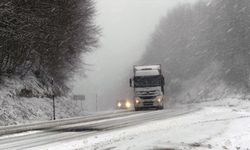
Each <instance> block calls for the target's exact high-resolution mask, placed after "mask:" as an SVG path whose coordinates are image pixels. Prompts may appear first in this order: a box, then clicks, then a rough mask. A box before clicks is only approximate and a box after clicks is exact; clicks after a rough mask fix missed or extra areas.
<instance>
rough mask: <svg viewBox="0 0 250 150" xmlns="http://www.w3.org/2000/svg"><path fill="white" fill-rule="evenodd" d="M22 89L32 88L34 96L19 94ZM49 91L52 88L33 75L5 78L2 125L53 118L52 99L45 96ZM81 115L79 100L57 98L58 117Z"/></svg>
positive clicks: (0, 103) (0, 93) (0, 100)
mask: <svg viewBox="0 0 250 150" xmlns="http://www.w3.org/2000/svg"><path fill="white" fill-rule="evenodd" d="M22 89H28V90H32V94H33V95H34V96H32V97H20V96H18V93H20V91H21V90H22ZM49 92H50V89H46V88H45V87H42V86H41V85H40V84H39V82H37V80H36V78H35V77H33V76H29V77H27V78H25V79H23V80H21V79H19V78H12V79H8V78H7V79H4V84H2V85H1V86H0V126H3V125H13V124H23V123H30V122H37V121H45V120H51V119H52V112H53V111H52V100H51V99H50V98H46V97H45V96H44V95H45V94H47V93H49ZM42 96H43V97H42ZM79 115H83V109H82V106H81V105H79V102H76V101H73V100H72V99H70V98H68V97H60V98H56V118H68V117H75V116H79Z"/></svg>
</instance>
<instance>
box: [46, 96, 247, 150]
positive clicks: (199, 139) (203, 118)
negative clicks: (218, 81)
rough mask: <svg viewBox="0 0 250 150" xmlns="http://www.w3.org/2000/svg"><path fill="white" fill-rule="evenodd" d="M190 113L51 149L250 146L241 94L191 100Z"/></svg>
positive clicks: (237, 147) (51, 146)
mask: <svg viewBox="0 0 250 150" xmlns="http://www.w3.org/2000/svg"><path fill="white" fill-rule="evenodd" d="M185 107H198V108H202V109H201V110H200V111H196V112H193V113H190V114H186V115H182V116H177V117H173V118H170V119H166V120H160V121H154V122H148V123H145V124H141V125H136V126H133V127H127V128H123V129H118V130H115V131H109V132H104V133H102V134H98V135H94V136H90V137H87V138H85V139H78V140H75V141H71V142H66V143H65V142H64V143H59V144H57V145H50V146H49V148H48V147H46V148H48V149H67V150H68V149H80V150H81V149H82V150H85V149H105V150H107V149H108V150H111V149H112V150H113V149H114V150H115V149H117V150H120V149H121V150H123V149H124V150H125V149H126V150H127V149H131V150H134V149H135V150H141V149H181V150H182V149H236V150H237V149H247V148H250V143H249V140H250V101H244V100H241V99H238V98H227V99H223V100H218V101H213V102H211V101H210V102H204V103H198V104H189V105H188V106H185Z"/></svg>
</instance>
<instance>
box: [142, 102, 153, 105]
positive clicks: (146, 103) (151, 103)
mask: <svg viewBox="0 0 250 150" xmlns="http://www.w3.org/2000/svg"><path fill="white" fill-rule="evenodd" d="M143 105H144V106H153V105H154V102H152V101H149V102H143Z"/></svg>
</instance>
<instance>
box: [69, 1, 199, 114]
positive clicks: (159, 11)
mask: <svg viewBox="0 0 250 150" xmlns="http://www.w3.org/2000/svg"><path fill="white" fill-rule="evenodd" d="M195 1H196V0H188V1H187V0H176V1H173V0H115V1H114V0H98V1H96V10H97V16H96V17H97V20H96V22H97V24H98V25H99V26H100V27H101V29H102V37H101V39H100V44H99V48H98V49H97V51H95V52H94V53H91V54H89V55H87V56H85V57H84V59H85V61H86V63H87V65H85V66H84V67H85V69H87V71H86V72H85V75H86V76H87V77H86V78H85V75H84V74H83V73H79V74H78V75H76V77H75V82H74V84H73V85H74V89H73V92H74V93H75V94H84V95H85V96H86V100H85V101H84V104H85V107H86V108H85V109H86V110H88V111H94V110H95V109H96V106H95V105H96V104H95V102H96V97H97V99H98V108H99V110H100V109H102V110H103V109H112V108H113V107H115V105H116V101H117V100H119V99H124V98H127V97H128V98H131V89H130V87H129V84H128V80H129V77H130V75H131V73H132V67H133V65H135V64H137V63H138V61H139V60H140V59H141V57H142V55H143V53H144V52H145V49H146V45H147V44H148V42H149V40H150V38H151V37H150V36H151V34H152V33H153V32H154V30H155V28H156V26H157V25H158V24H159V21H160V19H161V18H162V17H163V16H165V15H166V14H167V13H168V12H170V11H171V9H173V8H174V7H175V6H177V5H180V4H181V3H188V2H189V3H193V2H195Z"/></svg>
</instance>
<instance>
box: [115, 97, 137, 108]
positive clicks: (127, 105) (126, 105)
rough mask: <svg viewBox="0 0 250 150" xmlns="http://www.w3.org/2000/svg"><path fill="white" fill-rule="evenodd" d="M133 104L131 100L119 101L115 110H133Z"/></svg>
mask: <svg viewBox="0 0 250 150" xmlns="http://www.w3.org/2000/svg"><path fill="white" fill-rule="evenodd" d="M133 107H134V103H133V101H132V100H129V99H126V100H119V101H117V104H116V108H117V109H129V110H130V109H133Z"/></svg>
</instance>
